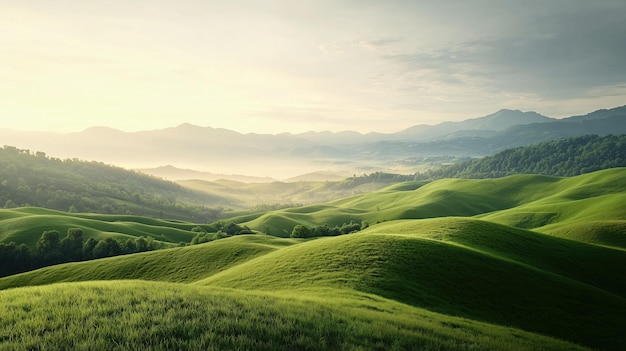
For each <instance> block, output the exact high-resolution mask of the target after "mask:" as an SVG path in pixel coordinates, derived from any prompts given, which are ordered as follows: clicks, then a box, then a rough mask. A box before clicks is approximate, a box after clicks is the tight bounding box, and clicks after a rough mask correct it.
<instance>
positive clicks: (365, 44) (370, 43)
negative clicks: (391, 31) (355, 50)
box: [352, 37, 401, 51]
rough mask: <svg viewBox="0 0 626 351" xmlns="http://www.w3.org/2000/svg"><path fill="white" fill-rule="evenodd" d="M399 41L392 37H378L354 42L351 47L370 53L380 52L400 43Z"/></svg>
mask: <svg viewBox="0 0 626 351" xmlns="http://www.w3.org/2000/svg"><path fill="white" fill-rule="evenodd" d="M400 42H401V40H400V39H398V38H394V37H380V38H370V39H362V40H356V41H354V42H353V43H352V46H355V47H360V48H364V49H367V50H371V51H380V50H382V49H386V48H388V47H389V46H391V45H393V44H396V43H400Z"/></svg>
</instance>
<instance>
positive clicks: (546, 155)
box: [415, 135, 626, 180]
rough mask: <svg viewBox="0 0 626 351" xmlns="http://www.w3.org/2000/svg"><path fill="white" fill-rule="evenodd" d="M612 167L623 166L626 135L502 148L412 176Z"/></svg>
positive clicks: (563, 173) (578, 171) (497, 174)
mask: <svg viewBox="0 0 626 351" xmlns="http://www.w3.org/2000/svg"><path fill="white" fill-rule="evenodd" d="M615 167H626V135H607V136H604V137H600V136H597V135H585V136H580V137H573V138H564V139H559V140H554V141H549V142H545V143H540V144H536V145H530V146H525V147H519V148H515V149H509V150H504V151H502V152H499V153H497V154H495V155H492V156H486V157H484V158H481V159H475V160H470V161H465V162H461V163H457V164H453V165H450V166H446V167H442V168H439V169H434V170H430V171H428V172H425V173H420V174H416V176H415V179H416V180H425V179H440V178H497V177H504V176H508V175H513V174H523V173H526V174H542V175H549V176H564V177H570V176H576V175H580V174H584V173H590V172H594V171H598V170H602V169H607V168H615Z"/></svg>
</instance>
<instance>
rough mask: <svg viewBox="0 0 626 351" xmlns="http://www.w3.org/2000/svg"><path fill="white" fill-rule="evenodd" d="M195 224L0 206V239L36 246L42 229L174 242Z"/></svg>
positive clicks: (183, 238)
mask: <svg viewBox="0 0 626 351" xmlns="http://www.w3.org/2000/svg"><path fill="white" fill-rule="evenodd" d="M195 226H198V224H194V223H188V222H180V221H166V220H159V219H152V218H146V217H137V216H123V215H98V214H76V213H66V212H59V211H54V210H48V209H42V208H32V207H24V208H17V209H0V242H3V243H9V242H11V241H14V242H16V243H18V244H21V243H24V244H26V245H28V246H30V247H34V246H35V243H36V242H37V240H38V239H39V237H40V236H41V233H43V232H44V231H47V230H58V231H59V232H60V233H66V232H67V230H68V229H69V228H81V229H83V231H84V238H85V239H87V238H91V237H92V238H95V239H103V238H105V237H114V238H120V239H127V238H134V237H139V236H145V237H150V238H153V239H154V240H157V241H160V242H163V243H164V244H166V245H168V244H169V245H173V244H178V243H179V242H181V241H182V242H185V243H188V242H190V241H191V239H192V238H193V237H194V235H195V233H192V232H191V229H192V228H193V227H195Z"/></svg>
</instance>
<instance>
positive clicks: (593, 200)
mask: <svg viewBox="0 0 626 351" xmlns="http://www.w3.org/2000/svg"><path fill="white" fill-rule="evenodd" d="M625 196H626V168H615V169H608V170H603V171H598V172H594V173H590V174H585V175H581V176H577V177H571V178H558V177H548V176H540V175H515V176H509V177H505V178H497V179H442V180H438V181H433V182H430V183H427V184H424V183H423V182H406V183H400V184H397V185H392V186H390V187H388V188H385V189H381V190H379V191H375V192H371V193H367V194H363V195H357V196H354V197H349V198H346V199H341V200H336V201H331V202H328V203H325V204H320V205H311V206H304V207H300V208H296V209H283V210H278V211H272V212H268V213H264V214H260V215H258V216H255V217H253V218H250V217H248V218H240V220H242V221H244V222H245V223H244V224H246V225H248V226H249V227H250V228H253V229H257V230H261V231H266V232H270V233H271V234H273V235H279V236H281V235H283V236H288V235H289V233H291V230H292V229H293V227H294V226H295V225H297V224H306V225H310V226H313V225H323V224H328V225H340V224H341V223H346V222H350V221H351V220H352V221H355V222H361V221H367V222H369V223H370V224H374V223H378V222H384V221H391V220H397V219H423V218H434V217H446V216H464V217H469V216H478V217H480V218H484V219H489V220H493V221H495V222H498V223H503V224H507V225H511V226H515V227H520V228H524V229H534V230H538V231H541V232H545V233H547V234H552V235H559V236H564V237H568V235H570V234H571V235H573V236H572V238H574V237H576V238H580V239H586V240H589V242H592V243H596V244H604V245H609V246H615V245H616V246H619V247H626V246H624V245H623V244H624V238H623V232H622V231H620V228H623V223H624V221H626V214H625V213H624V211H623V203H625V199H626V197H625ZM589 223H595V224H594V227H590V229H594V228H595V229H597V230H598V234H593V233H588V234H587V235H581V234H580V233H579V231H577V230H576V227H577V226H578V225H587V226H589ZM603 223H604V224H606V225H604V224H603Z"/></svg>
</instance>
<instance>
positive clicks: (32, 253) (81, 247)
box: [0, 228, 164, 276]
mask: <svg viewBox="0 0 626 351" xmlns="http://www.w3.org/2000/svg"><path fill="white" fill-rule="evenodd" d="M161 248H164V245H163V243H160V242H158V241H155V240H154V239H152V238H146V237H137V238H129V239H126V240H121V239H116V238H111V237H109V238H105V239H101V240H96V239H94V238H88V239H87V240H84V239H83V230H82V229H80V228H70V229H68V231H67V234H66V235H65V236H64V237H61V234H60V233H59V231H57V230H48V231H44V232H43V233H42V234H41V237H40V238H39V240H37V243H36V244H35V247H34V248H33V249H31V248H30V247H28V246H27V245H26V244H20V245H17V244H16V243H15V242H10V243H8V244H5V243H0V276H7V275H11V274H15V273H20V272H25V271H28V270H31V269H37V268H41V267H45V266H50V265H54V264H59V263H66V262H77V261H87V260H92V259H96V258H104V257H111V256H118V255H125V254H131V253H138V252H144V251H152V250H158V249H161Z"/></svg>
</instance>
